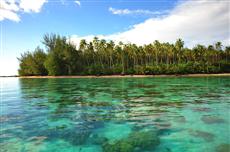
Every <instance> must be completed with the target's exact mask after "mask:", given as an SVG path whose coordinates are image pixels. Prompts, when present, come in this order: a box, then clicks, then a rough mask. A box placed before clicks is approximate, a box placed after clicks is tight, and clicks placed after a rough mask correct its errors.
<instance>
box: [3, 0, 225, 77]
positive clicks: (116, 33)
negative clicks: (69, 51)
mask: <svg viewBox="0 0 230 152" xmlns="http://www.w3.org/2000/svg"><path fill="white" fill-rule="evenodd" d="M32 1H34V2H32ZM228 4H229V2H227V1H218V0H212V1H207V0H204V2H201V1H200V0H196V1H189V0H187V1H186V0H184V1H176V0H175V1H173V0H162V1H160V0H117V1H115V0H81V1H77V2H75V1H74V0H3V1H1V7H0V23H1V58H0V59H1V60H0V63H1V73H0V75H14V74H17V69H18V61H17V59H16V57H19V56H20V54H21V53H22V52H25V51H28V50H29V51H32V50H33V49H34V48H35V47H36V46H38V45H40V46H42V44H41V40H42V37H43V35H44V34H45V33H58V34H61V35H65V36H69V37H70V38H71V40H72V41H73V43H76V44H77V43H78V41H79V40H80V39H81V38H85V39H87V40H90V39H91V38H92V37H93V36H99V37H100V38H105V39H113V40H115V41H116V40H117V41H119V40H122V41H127V42H132V43H137V44H145V43H151V42H152V41H154V40H155V39H159V40H161V41H170V42H173V41H174V40H176V38H178V37H181V38H183V39H184V40H185V42H186V43H187V45H188V46H192V45H194V44H196V43H204V44H207V43H214V42H215V41H217V40H220V41H223V43H224V44H226V43H227V44H229V41H228V40H229V29H228V26H229V18H227V20H226V17H225V18H224V17H223V16H225V15H226V13H227V14H228V13H229V7H226V5H228ZM204 10H205V11H204ZM210 15H218V16H221V17H220V18H219V19H216V20H215V19H212V20H211V18H210ZM196 16H197V17H196ZM211 17H212V16H211ZM195 18H198V19H197V20H196V19H195ZM224 20H226V21H227V22H226V21H224ZM198 21H199V22H198ZM216 22H219V23H218V24H217V23H216ZM198 24H200V25H198ZM210 24H211V25H210ZM213 24H214V25H213ZM182 27H183V28H182ZM193 30H194V31H197V32H198V33H200V35H199V34H196V33H194V32H193ZM211 30H215V31H216V32H215V33H217V34H215V33H213V32H211ZM200 31H201V32H200ZM202 32H204V33H202ZM210 32H211V33H210ZM206 33H207V34H206ZM199 36H200V37H201V36H202V37H201V38H200V37H199Z"/></svg>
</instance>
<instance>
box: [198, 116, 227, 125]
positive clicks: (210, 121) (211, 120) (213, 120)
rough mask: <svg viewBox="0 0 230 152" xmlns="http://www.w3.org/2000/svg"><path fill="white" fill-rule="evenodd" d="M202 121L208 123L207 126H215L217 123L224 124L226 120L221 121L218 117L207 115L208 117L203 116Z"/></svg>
mask: <svg viewBox="0 0 230 152" xmlns="http://www.w3.org/2000/svg"><path fill="white" fill-rule="evenodd" d="M201 120H202V121H203V122H204V123H206V124H215V123H224V122H225V121H224V119H221V118H219V117H217V116H210V115H206V116H202V117H201Z"/></svg>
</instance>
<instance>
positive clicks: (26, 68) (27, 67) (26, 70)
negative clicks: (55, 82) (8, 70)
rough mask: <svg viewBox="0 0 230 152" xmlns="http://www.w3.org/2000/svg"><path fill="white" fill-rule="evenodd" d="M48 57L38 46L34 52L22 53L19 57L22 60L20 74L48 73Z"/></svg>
mask: <svg viewBox="0 0 230 152" xmlns="http://www.w3.org/2000/svg"><path fill="white" fill-rule="evenodd" d="M46 58H47V55H46V54H45V53H44V52H43V50H42V49H40V48H39V47H37V48H36V49H35V51H34V52H33V53H30V52H26V53H24V54H22V55H21V57H20V58H18V60H19V62H20V64H19V66H20V69H19V70H18V72H19V75H21V76H31V75H47V70H46V68H45V66H44V62H45V60H46Z"/></svg>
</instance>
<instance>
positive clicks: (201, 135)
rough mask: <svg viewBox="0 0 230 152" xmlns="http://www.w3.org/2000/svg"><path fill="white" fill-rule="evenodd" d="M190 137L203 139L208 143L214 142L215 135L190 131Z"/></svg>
mask: <svg viewBox="0 0 230 152" xmlns="http://www.w3.org/2000/svg"><path fill="white" fill-rule="evenodd" d="M190 135H192V136H194V137H198V138H202V139H204V140H205V141H207V142H210V141H213V139H214V137H215V135H213V134H211V133H209V132H205V131H199V130H195V131H193V130H191V131H190Z"/></svg>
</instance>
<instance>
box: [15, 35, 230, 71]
mask: <svg viewBox="0 0 230 152" xmlns="http://www.w3.org/2000/svg"><path fill="white" fill-rule="evenodd" d="M43 44H44V45H45V47H46V51H44V50H42V49H41V48H39V47H37V48H36V49H35V51H34V52H26V53H24V54H22V55H21V57H19V58H18V60H19V62H20V69H19V75H21V76H30V75H35V76H36V75H55V76H56V75H111V74H151V75H152V74H188V73H222V72H230V46H227V47H225V48H223V46H222V44H221V42H217V43H216V44H215V45H209V46H208V47H206V46H204V45H200V44H198V45H197V46H195V47H194V48H192V49H189V48H185V47H184V42H183V41H182V40H181V39H178V40H177V41H176V42H175V44H171V43H161V42H159V41H157V40H156V41H154V42H153V43H151V44H148V45H144V46H137V45H136V44H124V43H122V42H120V43H119V44H115V43H114V42H113V41H106V40H103V39H102V40H100V39H98V38H97V37H95V38H94V39H93V41H92V42H87V41H86V40H81V42H80V45H79V48H76V46H75V45H73V44H71V43H70V42H69V41H68V39H67V38H66V37H62V36H60V35H55V34H50V35H49V34H46V35H45V36H44V38H43Z"/></svg>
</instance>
